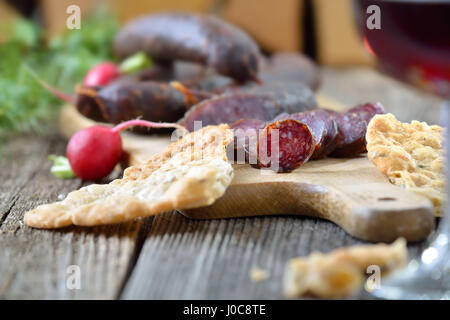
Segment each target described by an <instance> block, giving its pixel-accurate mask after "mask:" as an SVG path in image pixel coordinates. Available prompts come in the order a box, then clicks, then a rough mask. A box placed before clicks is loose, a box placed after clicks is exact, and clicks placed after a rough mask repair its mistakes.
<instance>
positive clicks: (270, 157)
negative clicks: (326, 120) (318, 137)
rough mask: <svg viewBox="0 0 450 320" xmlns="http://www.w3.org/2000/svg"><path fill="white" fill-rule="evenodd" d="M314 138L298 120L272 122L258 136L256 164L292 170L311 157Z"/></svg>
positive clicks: (307, 128)
mask: <svg viewBox="0 0 450 320" xmlns="http://www.w3.org/2000/svg"><path fill="white" fill-rule="evenodd" d="M314 140H315V138H314V134H313V132H312V131H311V129H310V128H309V126H308V125H306V124H304V123H302V122H300V121H297V120H293V119H286V120H277V121H275V122H272V123H270V124H269V125H267V126H266V127H265V128H264V130H263V131H261V133H260V135H259V137H258V144H257V166H258V167H262V168H270V169H272V170H274V171H277V172H289V171H292V170H294V169H295V168H297V167H299V166H300V165H302V164H303V163H305V162H306V161H308V160H309V159H310V158H311V156H312V154H313V152H314V148H315V144H314ZM250 164H251V163H250Z"/></svg>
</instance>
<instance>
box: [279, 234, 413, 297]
mask: <svg viewBox="0 0 450 320" xmlns="http://www.w3.org/2000/svg"><path fill="white" fill-rule="evenodd" d="M407 259H408V251H407V249H406V240H405V239H403V238H399V239H397V240H396V241H395V242H394V243H392V244H391V245H387V244H375V245H361V246H353V247H347V248H340V249H337V250H334V251H332V252H330V253H327V254H322V253H318V252H314V253H312V254H311V255H309V256H307V257H302V258H295V259H292V260H290V261H289V262H288V265H287V268H286V272H285V275H284V292H285V295H286V296H288V297H300V296H303V295H306V294H310V295H313V296H316V297H321V298H345V297H349V296H352V295H354V294H357V293H358V292H359V291H360V290H361V289H362V288H363V285H364V281H365V275H367V274H366V272H367V268H368V267H369V266H375V267H379V268H380V272H381V275H386V274H389V273H390V272H392V271H394V270H396V269H398V268H400V267H403V266H404V265H405V264H406V262H407ZM371 272H373V270H372V271H371Z"/></svg>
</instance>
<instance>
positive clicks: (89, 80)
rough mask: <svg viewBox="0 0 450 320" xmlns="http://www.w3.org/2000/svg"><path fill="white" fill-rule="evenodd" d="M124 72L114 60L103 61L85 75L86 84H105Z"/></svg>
mask: <svg viewBox="0 0 450 320" xmlns="http://www.w3.org/2000/svg"><path fill="white" fill-rule="evenodd" d="M121 74H122V72H121V70H120V68H119V66H117V65H116V64H114V63H112V62H102V63H99V64H97V65H96V66H94V67H93V68H91V70H89V71H88V73H87V74H86V76H85V77H84V80H83V84H84V85H85V86H104V85H107V84H109V83H111V82H112V81H114V80H115V79H117V78H118V77H120V75H121Z"/></svg>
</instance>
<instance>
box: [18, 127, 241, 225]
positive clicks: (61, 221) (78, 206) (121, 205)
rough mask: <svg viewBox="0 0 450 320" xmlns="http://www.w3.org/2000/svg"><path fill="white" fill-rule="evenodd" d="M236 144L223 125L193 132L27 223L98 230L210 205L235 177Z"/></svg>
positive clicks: (31, 216) (43, 209)
mask: <svg viewBox="0 0 450 320" xmlns="http://www.w3.org/2000/svg"><path fill="white" fill-rule="evenodd" d="M232 139H233V133H232V131H231V130H230V129H229V127H228V125H225V124H223V125H219V126H208V127H205V128H203V129H201V130H198V131H196V132H192V133H190V134H188V135H186V136H185V137H183V138H182V139H180V140H179V141H177V142H175V143H172V144H171V145H170V146H168V147H167V149H166V150H165V151H164V152H163V153H161V154H157V155H155V156H153V157H152V158H151V159H150V160H148V161H147V162H146V163H145V164H143V165H139V166H134V167H129V168H128V169H126V170H125V172H124V177H123V178H122V179H116V180H114V181H112V182H111V183H109V184H103V185H99V184H92V185H89V186H86V187H83V188H81V189H79V190H77V191H73V192H71V193H69V194H68V196H67V197H66V198H65V199H64V200H63V201H60V202H56V203H52V204H45V205H41V206H39V207H37V208H36V209H34V210H31V211H29V212H27V213H26V214H25V217H24V221H25V223H26V224H27V225H29V226H32V227H35V228H61V227H65V226H68V225H71V224H75V225H80V226H95V225H103V224H111V223H120V222H124V221H128V220H132V219H135V218H138V217H146V216H150V215H156V214H158V213H161V212H164V211H169V210H173V209H190V208H196V207H202V206H208V205H211V204H212V203H213V202H214V201H215V200H216V199H217V198H219V197H221V196H222V195H223V194H224V192H225V190H226V189H227V187H228V186H229V185H230V183H231V180H232V178H233V168H232V166H231V164H230V163H228V162H227V158H226V151H225V147H226V145H227V144H229V143H230V142H231V140H232Z"/></svg>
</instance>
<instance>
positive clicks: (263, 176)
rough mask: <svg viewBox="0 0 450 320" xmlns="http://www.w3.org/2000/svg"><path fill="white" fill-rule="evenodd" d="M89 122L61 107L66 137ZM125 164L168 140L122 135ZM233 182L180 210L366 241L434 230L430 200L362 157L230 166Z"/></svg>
mask: <svg viewBox="0 0 450 320" xmlns="http://www.w3.org/2000/svg"><path fill="white" fill-rule="evenodd" d="M94 124H95V122H93V121H91V120H89V119H87V118H85V117H83V116H81V115H80V114H79V113H78V112H77V111H76V110H75V108H73V107H71V106H66V107H64V108H63V110H62V112H61V116H60V123H59V127H60V131H61V133H62V134H63V135H64V136H65V137H67V138H69V137H70V136H71V135H72V134H73V133H75V132H76V131H78V130H80V129H82V128H85V127H87V126H91V125H94ZM122 138H123V145H124V150H125V151H126V152H127V153H128V154H129V157H128V163H127V164H128V165H135V164H139V163H142V162H144V161H145V160H146V159H148V158H149V157H150V156H151V155H152V154H155V153H159V152H161V151H162V150H164V148H165V147H166V146H167V145H169V143H170V140H169V137H168V136H160V135H151V136H140V135H136V134H133V133H129V132H125V133H122ZM233 166H234V179H233V182H232V184H231V185H230V187H229V188H228V189H227V191H226V193H225V195H224V196H223V197H221V198H220V199H218V200H217V201H216V202H215V203H214V204H213V205H211V206H209V207H203V208H197V209H193V210H185V211H182V214H184V215H185V216H187V217H190V218H196V219H213V218H230V217H247V216H261V215H274V214H288V215H304V216H313V217H319V218H323V219H327V220H330V221H332V222H334V223H336V224H337V225H339V226H341V227H342V228H343V229H344V230H345V231H347V232H348V233H349V234H351V235H353V236H355V237H357V238H360V239H363V240H368V241H373V242H378V241H384V242H390V241H393V240H395V239H396V238H398V237H405V238H406V239H407V240H409V241H419V240H422V239H424V238H426V237H427V236H428V235H429V234H430V233H431V231H432V230H433V229H434V221H435V218H434V215H433V210H432V205H431V203H430V201H429V200H428V199H426V198H424V197H422V196H418V195H416V194H414V193H411V192H409V191H406V190H404V189H402V188H400V187H397V186H394V185H392V184H391V183H390V182H389V181H388V179H387V178H386V177H385V176H384V175H382V174H381V173H380V172H379V171H378V170H377V169H376V168H375V166H374V165H373V164H372V163H371V162H370V161H369V160H368V159H367V157H366V156H365V155H362V156H360V157H356V158H351V159H331V158H330V159H324V160H318V161H311V162H308V163H306V164H305V165H303V166H301V167H300V168H298V169H296V170H294V171H293V172H290V173H282V174H280V173H278V174H277V173H274V172H271V171H268V170H259V169H255V168H252V167H250V166H249V165H243V164H241V165H238V164H234V165H233Z"/></svg>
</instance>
